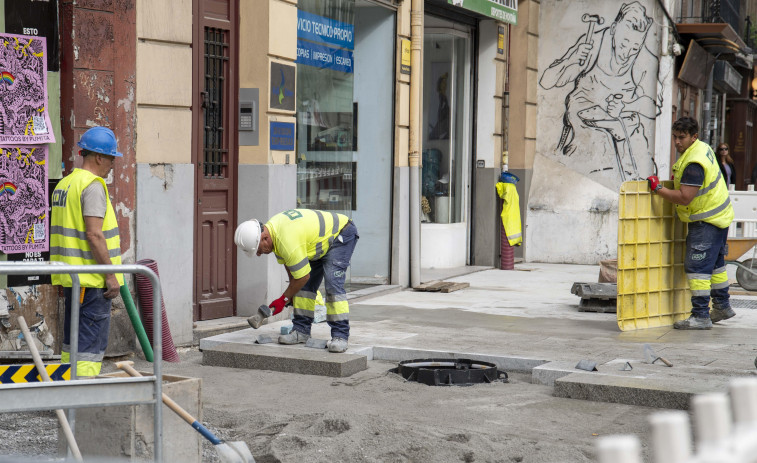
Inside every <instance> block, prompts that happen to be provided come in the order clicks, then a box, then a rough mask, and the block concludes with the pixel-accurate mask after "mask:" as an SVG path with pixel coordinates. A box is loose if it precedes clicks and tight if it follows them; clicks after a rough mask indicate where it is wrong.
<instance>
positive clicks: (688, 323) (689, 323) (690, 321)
mask: <svg viewBox="0 0 757 463" xmlns="http://www.w3.org/2000/svg"><path fill="white" fill-rule="evenodd" d="M673 328H675V329H677V330H711V329H712V320H710V319H709V318H699V317H695V316H693V315H692V316H691V317H689V318H687V319H686V320H678V321H677V322H675V323H673Z"/></svg>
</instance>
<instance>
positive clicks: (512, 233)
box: [496, 182, 523, 246]
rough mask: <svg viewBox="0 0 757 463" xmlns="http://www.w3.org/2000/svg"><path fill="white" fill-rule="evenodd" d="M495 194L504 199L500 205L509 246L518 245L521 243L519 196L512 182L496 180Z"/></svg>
mask: <svg viewBox="0 0 757 463" xmlns="http://www.w3.org/2000/svg"><path fill="white" fill-rule="evenodd" d="M496 187H497V194H498V195H499V197H500V198H502V199H503V200H504V204H503V205H502V214H501V215H502V225H503V226H504V227H505V233H507V241H508V242H509V243H510V246H520V245H521V243H523V233H522V232H521V229H520V227H521V225H520V197H519V196H518V191H517V190H516V189H515V184H513V183H503V182H497V185H496Z"/></svg>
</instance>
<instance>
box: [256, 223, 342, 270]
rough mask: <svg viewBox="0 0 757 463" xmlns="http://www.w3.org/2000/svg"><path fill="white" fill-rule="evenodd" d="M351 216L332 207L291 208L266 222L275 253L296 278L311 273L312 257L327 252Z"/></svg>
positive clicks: (313, 258)
mask: <svg viewBox="0 0 757 463" xmlns="http://www.w3.org/2000/svg"><path fill="white" fill-rule="evenodd" d="M349 220H350V219H349V217H347V216H346V215H342V214H337V213H334V212H329V211H319V210H314V209H292V210H289V211H284V212H281V213H279V214H276V215H274V216H273V217H271V218H270V220H268V222H266V224H265V227H266V229H267V230H268V232H269V234H270V235H271V241H272V242H273V253H274V254H275V255H276V259H277V260H278V262H279V263H280V264H284V265H286V267H287V269H288V270H289V272H290V273H291V274H292V276H293V277H294V278H302V277H303V276H305V275H307V274H308V273H310V261H314V260H318V259H320V258H322V257H323V256H324V255H326V253H327V252H329V249H330V248H331V245H332V244H334V240H335V239H336V237H337V236H338V235H339V232H340V231H341V230H342V228H344V226H345V225H347V222H349Z"/></svg>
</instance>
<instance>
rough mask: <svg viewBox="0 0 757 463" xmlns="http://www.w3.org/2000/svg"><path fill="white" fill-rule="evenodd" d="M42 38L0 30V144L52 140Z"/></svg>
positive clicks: (45, 60)
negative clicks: (1, 32) (5, 32)
mask: <svg viewBox="0 0 757 463" xmlns="http://www.w3.org/2000/svg"><path fill="white" fill-rule="evenodd" d="M46 46H47V45H46V43H45V39H44V38H40V37H32V36H27V35H14V34H0V145H10V146H15V145H26V144H41V143H55V136H54V135H53V131H52V125H51V124H50V116H49V114H48V110H47V109H48V108H47V57H46V54H47V49H46Z"/></svg>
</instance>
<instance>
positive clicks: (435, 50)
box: [421, 28, 471, 224]
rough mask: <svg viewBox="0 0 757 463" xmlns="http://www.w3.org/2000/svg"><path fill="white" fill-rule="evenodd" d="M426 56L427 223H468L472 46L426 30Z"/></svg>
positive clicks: (442, 31) (461, 36) (460, 37)
mask: <svg viewBox="0 0 757 463" xmlns="http://www.w3.org/2000/svg"><path fill="white" fill-rule="evenodd" d="M423 47H424V53H423V67H424V75H423V121H424V125H425V127H424V130H423V152H422V156H423V159H422V161H423V170H422V174H421V195H422V199H421V201H422V204H421V212H422V214H423V215H422V222H425V223H437V224H451V223H461V222H465V221H466V219H467V210H466V204H467V202H468V198H467V187H466V186H467V185H468V180H469V179H468V168H467V167H468V164H469V155H470V149H469V147H470V140H471V138H470V115H471V83H470V73H471V40H470V34H469V33H468V32H466V31H460V30H458V29H452V28H449V29H446V28H426V29H425V35H424V44H423Z"/></svg>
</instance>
